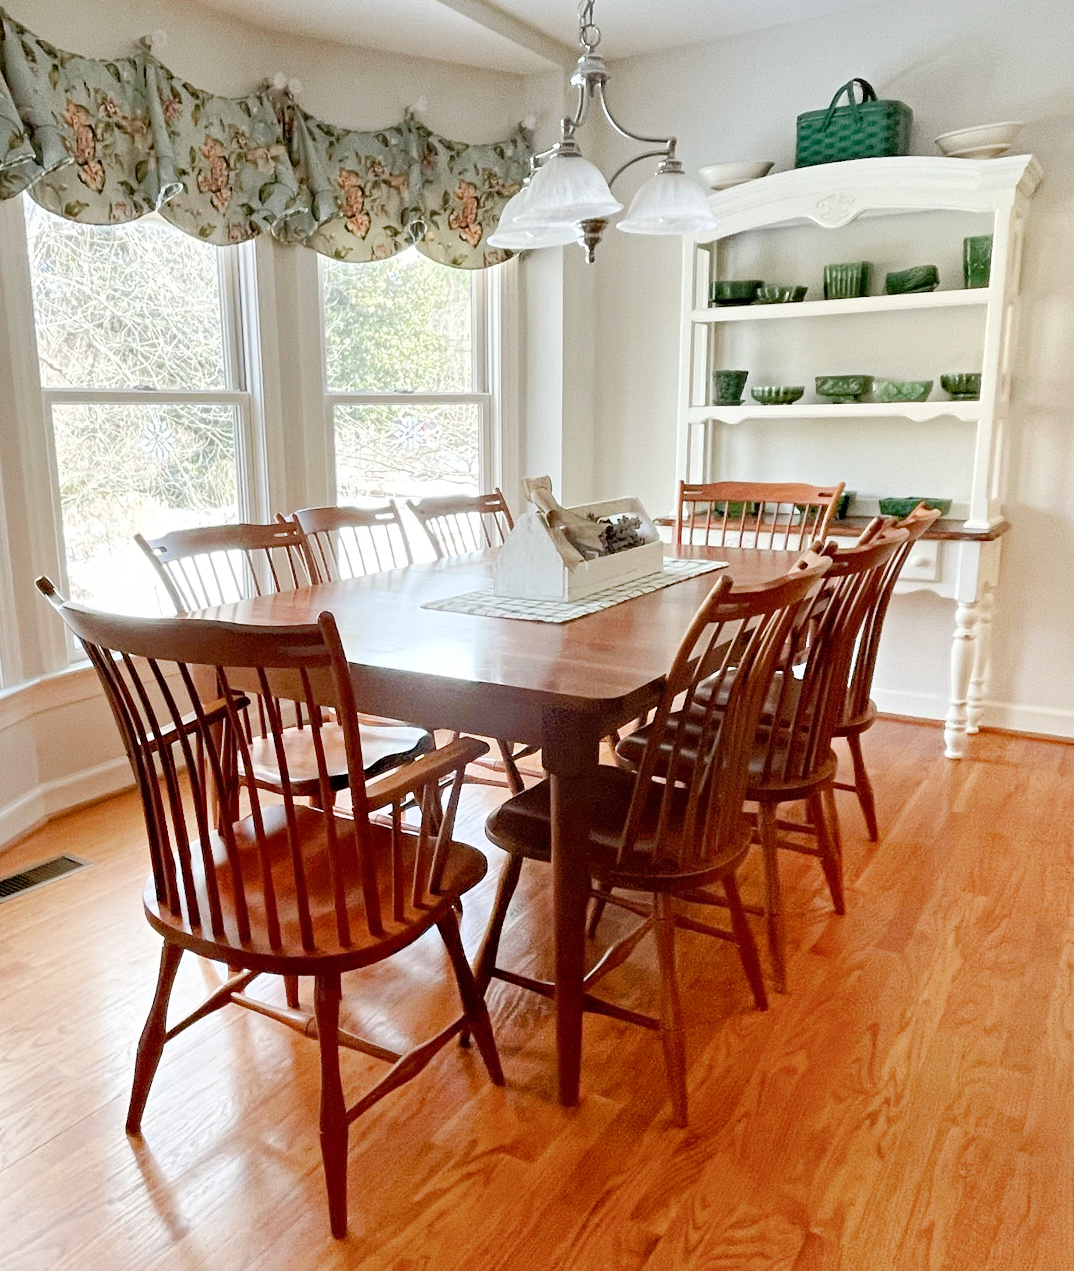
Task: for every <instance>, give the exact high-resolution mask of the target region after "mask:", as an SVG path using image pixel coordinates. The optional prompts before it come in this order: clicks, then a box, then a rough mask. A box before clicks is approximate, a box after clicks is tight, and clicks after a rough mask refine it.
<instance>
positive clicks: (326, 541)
mask: <svg viewBox="0 0 1074 1271" xmlns="http://www.w3.org/2000/svg"><path fill="white" fill-rule="evenodd" d="M291 519H292V520H293V521H294V523H295V524H296V525H297V526H298V527H299V529H300V530H301V531H302V533H303V534H304V535H305V537H306V551H307V555H308V557H309V564H310V569H311V570H314V571H316V573H317V574H318V575H319V576H320V577H321V578H322V579H324V580H325V581H326V582H327V581H333V582H334V581H336V580H338V579H341V578H360V577H362V576H364V575H365V574H377V573H380V572H381V571H382V570H386V569H402V568H404V567H405V566H407V565H410V564H412V563H413V561H414V557H413V556H412V554H411V551H410V542H409V540H408V539H407V536H406V529H405V528H404V526H403V522H402V519H401V518H400V516H399V508H398V507H397V506H396V504H395V502H394V501H393V500H390V499H389V501H388V502H387V503H384V504H381V505H380V506H378V507H372V508H354V507H322V508H300V509H299V510H298V511H297V512H294V513H292V516H291Z"/></svg>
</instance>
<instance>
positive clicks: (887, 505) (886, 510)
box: [880, 496, 951, 521]
mask: <svg viewBox="0 0 1074 1271" xmlns="http://www.w3.org/2000/svg"><path fill="white" fill-rule="evenodd" d="M919 503H924V505H925V506H926V507H927V508H935V509H936V511H937V512H939V514H940V515H941V516H946V515H947V514H948V512H950V511H951V500H950V499H923V498H921V497H920V496H915V497H914V498H912V499H881V500H880V515H881V516H896V517H898V518H899V520H900V521H901V520H902V519H903V517H904V516H909V515H910V513H911V512H912V511H913V510H914V508H916V507H917V505H918V504H919Z"/></svg>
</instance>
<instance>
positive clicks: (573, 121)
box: [488, 0, 716, 262]
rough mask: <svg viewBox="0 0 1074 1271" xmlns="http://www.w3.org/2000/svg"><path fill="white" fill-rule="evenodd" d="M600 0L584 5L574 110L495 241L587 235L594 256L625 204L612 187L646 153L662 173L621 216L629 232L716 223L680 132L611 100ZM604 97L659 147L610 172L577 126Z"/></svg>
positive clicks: (554, 240) (516, 246) (546, 242)
mask: <svg viewBox="0 0 1074 1271" xmlns="http://www.w3.org/2000/svg"><path fill="white" fill-rule="evenodd" d="M595 3H596V0H582V3H581V4H579V6H578V43H579V45H580V47H581V50H582V52H581V56H580V57H579V58H578V65H577V66H576V67H575V69H574V74H573V75H572V76H571V83H572V84H573V85H574V87H575V88H577V90H578V104H577V106H576V107H575V111H574V114H573V115H571V116H570V117H568V118H565V119H564V120H563V121H562V123H561V127H560V139H559V141H558V142H556V144H555V145H554V146H552V148H551V149H550V150H545V151H543V152H542V153H541V154H537V155H534V157H533V159H532V160H531V161H530V175H529V176H528V177H527V179H526V182H525V184H524V185H523V187H522V189H521V190H520V191H519V193H518V194H516V195H515V196H514V198H512V199H510V200H509V201H508V203H507V204H506V206H505V207H504V209H503V212H502V214H501V216H500V222H499V224H498V225H497V226H496V230H495V232H494V233H493V234H492V235H491V236H490V238H489V240H488V241H489V245H490V246H491V247H504V248H508V249H509V250H512V251H522V250H525V249H527V248H538V247H561V246H562V245H563V244H565V243H570V242H579V243H581V245H582V246H583V248H584V249H585V254H586V260H587V261H589V262H592V260H593V254H594V252H595V251H596V247H597V244H598V243H599V242H600V240H601V236H602V235H603V233H604V231H605V229H606V228H607V226H608V222H609V220H610V218H611V217H612V216H614V215H615V213H616V212H620V211H622V208H623V205H622V203H620V202H619V200H618V199H617V198H616V197H615V195H614V194H613V193H612V190H611V187H612V186H613V185H614V184H615V181H616V179H617V178H618V177H619V176H620V175H621V174H622V173H623V172H625V171H626V169H627V168H630V167H632V166H633V165H634V164H635V163H639V162H641V161H642V160H643V159H659V160H660V163H659V165H658V166H657V169H656V174H655V175H654V176H652V177H651V178H650V179H649V180H648V181H646V182H645V184H644V185H643V186H642V187H641V189H639V190H638V192H637V194H635V196H634V201H633V202H632V203H631V205H630V209H629V210H628V212H627V214H626V216H625V217H624V218H623V219H622V220H621V221H620V222H619V223H618V227H619V229H621V230H623V231H624V232H625V233H627V234H693V233H699V232H702V231H705V230H714V229H715V228H716V218H715V217H714V216H713V215H712V213H711V211H709V205H708V200H707V198H706V196H705V191H704V190H703V189H702V188H701V186H700V185H698V184H697V182H696V181H693V180H691V179H690V177H688V176H687V175H686V173H685V172H684V171H683V169H682V164H681V163H680V162H679V161H678V159H677V158H676V157H675V138H674V137H643V136H641V135H640V134H638V133H636V132H630V131H629V130H628V129H626V128H624V127H623V126H622V124H620V123H619V122H618V121H617V120H616V118H615V116H614V115H613V114H612V112H611V111H610V110H609V109H608V103H607V102H606V101H605V100H604V85H605V84H606V83H607V82H608V70H607V67H606V66H605V64H604V59H603V58H602V57H601V56H600V55H599V54H598V53H597V51H596V50H597V46H598V45H599V44H600V28H599V27H598V26H596V25H595V24H594V22H593V6H594V4H595ZM594 102H595V103H596V104H597V105H598V106H599V107H600V109H601V111H602V113H603V115H604V118H605V119H607V121H608V123H610V124H611V126H612V127H613V128H614V129H615V131H616V132H617V133H619V135H620V136H621V137H626V138H627V139H628V140H629V141H638V142H641V143H642V144H643V145H646V146H651V147H655V149H649V150H643V151H642V152H641V154H637V155H635V156H634V158H633V159H628V160H627V162H626V163H624V164H623V165H622V166H621V167H620V168H618V169H617V170H616V171H615V172H614V173H613V174H612V177H611V180H605V178H604V176H603V174H602V173H601V171H600V169H599V168H598V167H597V166H596V165H595V164H593V163H590V161H589V160H588V159H586V158H585V157H584V156H583V154H582V151H581V149H580V148H579V145H578V141H577V138H576V137H575V133H576V132H577V130H578V129H579V128H581V127H582V125H583V124H585V122H586V120H587V119H588V117H589V112H590V108H591V106H592V104H593V103H594Z"/></svg>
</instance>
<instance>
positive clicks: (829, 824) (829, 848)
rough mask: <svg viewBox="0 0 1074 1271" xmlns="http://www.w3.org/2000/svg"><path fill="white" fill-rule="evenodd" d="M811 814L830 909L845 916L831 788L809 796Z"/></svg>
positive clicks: (841, 867) (840, 864) (837, 831)
mask: <svg viewBox="0 0 1074 1271" xmlns="http://www.w3.org/2000/svg"><path fill="white" fill-rule="evenodd" d="M809 803H810V807H811V809H812V814H813V826H814V828H815V829H816V831H817V846H818V847H819V848H820V850H821V858H820V863H821V865H822V866H823V867H824V877H825V878H826V879H827V880H828V891H829V892H830V893H831V897H832V907H833V909H834V910H835V912H836V913H837V914H845V913H846V911H847V908H846V901H845V899H844V897H843V857H842V853H841V851H840V850H839V848H840V844H839V823H838V821H837V820H835V819H834V818H835V817H836V811H835V796H834V794H833V793H832V790H831V787H830V786H826V787H825V788H824V790H823V791H821V790H818V791H816V792H815V793H813V794H811V795H810V796H809Z"/></svg>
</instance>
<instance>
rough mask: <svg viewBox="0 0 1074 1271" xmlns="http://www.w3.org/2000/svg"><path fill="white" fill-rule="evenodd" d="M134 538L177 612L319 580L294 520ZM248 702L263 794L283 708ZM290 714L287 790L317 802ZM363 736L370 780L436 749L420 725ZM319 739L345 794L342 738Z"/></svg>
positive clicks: (297, 715) (306, 741) (270, 783)
mask: <svg viewBox="0 0 1074 1271" xmlns="http://www.w3.org/2000/svg"><path fill="white" fill-rule="evenodd" d="M135 541H136V542H137V543H138V546H139V547H140V548H141V549H142V551H143V552H144V553H145V554H146V556H147V557H148V558H149V560H150V561H151V562H152V564H153V568H154V569H155V570H156V572H157V576H158V577H159V578H160V580H161V582H162V583H163V584H164V586H165V588H166V589H167V591H168V594H169V595H170V596H171V598H172V601H173V602H174V604H175V608H176V612H177V613H179V614H185V613H189V612H191V611H192V610H197V609H211V608H216V607H217V606H219V605H227V604H232V603H234V602H235V601H238V600H242V599H245V598H247V597H249V596H261V595H266V594H270V593H274V592H280V591H290V590H293V589H295V588H298V587H308V586H310V585H311V584H314V583H318V582H321V581H322V579H321V575H320V573H319V571H318V568H317V564H316V560H315V557H314V555H313V554H312V553H311V552H310V551H309V549H308V546H307V543H306V536H305V534H304V533H303V532H302V529H301V528H300V527H299V525H298V524H297V523H295V522H293V521H276V522H274V523H272V524H270V525H260V524H245V525H210V526H203V527H200V528H197V529H189V530H174V531H173V532H172V533H170V534H165V535H163V536H161V537H160V538H154V539H145V538H143V537H142V536H141V535H140V534H136V535H135ZM250 698H251V700H252V702H253V703H254V709H253V711H252V712H251V713H252V714H253V715H254V717H255V718H254V721H253V723H252V724H250V725H248V739H249V741H250V759H251V762H252V763H253V765H254V768H253V773H254V776H255V778H256V780H257V781H258V782H259V783H260V784H261V785H263V786H264V787H265V788H266V789H268V790H277V791H278V790H279V789H280V780H281V778H280V770H279V760H278V756H277V755H276V751H275V747H274V745H272V744H271V739H270V732H271V730H270V728H269V725H268V715H269V714H270V713H271V712H272V711H273V710H275V711H277V712H279V711H281V709H283V708H281V706H280V703H279V702H278V701H277V702H274V703H269V702H266V701H265V699H264V698H262V697H261V695H260V694H259V693H251V694H250ZM289 713H290V714H293V716H294V727H291V728H288V729H286V731H285V733H284V742H285V745H286V748H287V760H288V766H289V771H290V781H291V785H292V787H293V788H295V789H304V791H305V794H306V797H308V798H312V799H318V798H320V794H321V792H320V788H319V780H318V775H317V762H316V756H315V755H314V754H313V752H312V749H311V746H312V738H311V736H310V733H309V732H308V730H307V728H306V726H305V718H304V715H303V712H302V710H301V708H298V709H295V710H292V711H291V712H289ZM255 733H257V734H259V736H255V735H254V734H255ZM362 733H363V736H362V740H363V752H362V753H363V756H364V759H365V764H366V776H367V777H373V776H376V775H378V774H379V773H382V772H387V771H388V770H389V769H391V768H396V767H398V766H399V765H400V764H404V763H410V762H411V761H412V760H414V759H416V758H418V756H419V755H423V754H425V753H427V752H428V751H429V750H431V749H432V748H433V745H434V742H433V739H432V737H431V735H430V734H429V733H427V732H426V731H425V730H424V729H422V728H409V727H403V726H398V725H391V724H387V725H376V724H372V723H370V724H363V728H362ZM321 740H322V743H323V744H324V746H325V747H326V753H327V756H328V765H329V771H330V773H331V782H330V791H331V792H335V791H340V790H343V789H346V786H347V757H346V753H345V746H344V738H343V734H342V733H341V732H340V731H339V730H338V729H337V728H335V726H334V725H331V724H326V725H325V727H324V729H323V730H322V735H321ZM333 797H334V796H333Z"/></svg>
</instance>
